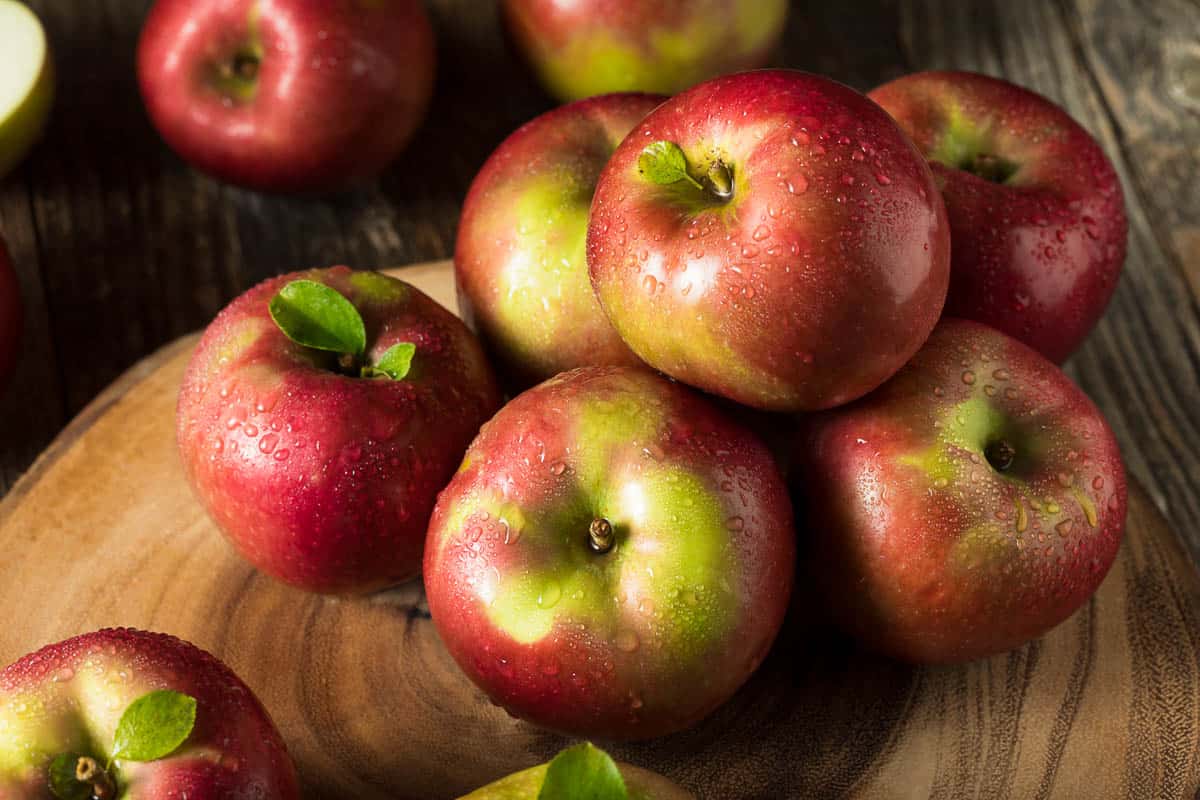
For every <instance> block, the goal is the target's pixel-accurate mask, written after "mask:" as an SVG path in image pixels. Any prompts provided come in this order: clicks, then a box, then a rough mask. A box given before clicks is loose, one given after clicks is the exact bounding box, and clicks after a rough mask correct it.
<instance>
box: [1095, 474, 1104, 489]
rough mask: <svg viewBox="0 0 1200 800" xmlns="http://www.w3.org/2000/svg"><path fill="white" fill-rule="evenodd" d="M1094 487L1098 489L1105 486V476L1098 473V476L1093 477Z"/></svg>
mask: <svg viewBox="0 0 1200 800" xmlns="http://www.w3.org/2000/svg"><path fill="white" fill-rule="evenodd" d="M1092 488H1093V489H1095V490H1096V491H1099V490H1101V489H1103V488H1104V477H1103V476H1101V475H1097V476H1096V477H1094V478H1092Z"/></svg>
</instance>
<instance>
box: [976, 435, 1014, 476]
mask: <svg viewBox="0 0 1200 800" xmlns="http://www.w3.org/2000/svg"><path fill="white" fill-rule="evenodd" d="M983 456H984V458H986V459H987V461H988V463H989V464H991V465H992V468H993V469H995V470H996V471H997V472H1007V471H1008V470H1009V469H1010V468H1011V467H1012V465H1013V461H1014V460H1015V459H1016V457H1017V451H1016V448H1014V447H1013V446H1012V445H1011V444H1009V443H1008V441H1006V440H1005V439H997V440H996V441H994V442H991V443H989V444H988V446H987V447H985V448H984V449H983Z"/></svg>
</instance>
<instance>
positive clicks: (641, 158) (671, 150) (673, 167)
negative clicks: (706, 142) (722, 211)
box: [638, 140, 733, 203]
mask: <svg viewBox="0 0 1200 800" xmlns="http://www.w3.org/2000/svg"><path fill="white" fill-rule="evenodd" d="M638 170H639V171H640V172H641V173H642V175H644V176H645V177H646V178H647V179H649V180H650V181H651V182H652V183H656V184H658V185H659V186H673V185H675V184H677V183H680V182H681V181H682V182H687V183H688V184H690V185H691V186H692V187H694V188H695V189H697V190H699V191H700V192H702V193H703V194H704V196H705V199H707V200H709V201H712V200H715V201H717V202H719V203H725V202H728V201H729V199H730V198H732V197H733V169H732V167H730V166H729V165H728V164H726V163H725V162H724V161H722V160H721V159H720V158H717V159H714V160H713V162H712V163H711V164H710V165H709V167H708V169H707V170H706V171H705V173H704V178H703V180H697V179H696V178H695V177H693V175H692V173H691V171H690V169H689V165H688V160H687V156H686V155H685V154H684V152H683V148H681V147H680V146H679V145H677V144H675V142H668V141H665V140H659V141H657V142H651V143H650V144H648V145H646V146H645V147H644V148H642V152H641V154H640V155H638Z"/></svg>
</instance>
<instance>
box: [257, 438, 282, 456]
mask: <svg viewBox="0 0 1200 800" xmlns="http://www.w3.org/2000/svg"><path fill="white" fill-rule="evenodd" d="M277 444H279V436H278V435H277V434H274V433H268V434H267V435H266V436H264V437H262V438H261V439H259V440H258V449H259V450H260V451H261V452H262V453H263V455H270V454H271V453H273V452H275V446H276V445H277Z"/></svg>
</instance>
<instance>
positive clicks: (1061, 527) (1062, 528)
mask: <svg viewBox="0 0 1200 800" xmlns="http://www.w3.org/2000/svg"><path fill="white" fill-rule="evenodd" d="M1074 524H1075V523H1074V521H1073V520H1069V519H1064V520H1063V521H1062V522H1060V523H1058V524H1057V525H1055V526H1054V530H1056V531H1058V535H1059V536H1066V535H1067V534H1069V533H1070V532H1071V526H1073V525H1074Z"/></svg>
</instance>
